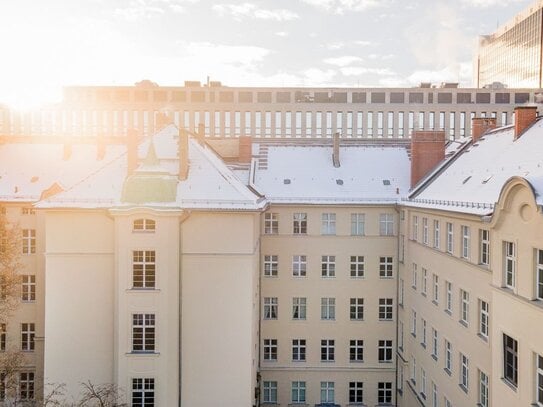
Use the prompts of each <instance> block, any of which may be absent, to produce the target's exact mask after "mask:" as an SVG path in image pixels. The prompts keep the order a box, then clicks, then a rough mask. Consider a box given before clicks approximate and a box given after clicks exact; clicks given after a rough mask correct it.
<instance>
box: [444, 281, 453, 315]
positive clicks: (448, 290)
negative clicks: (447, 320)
mask: <svg viewBox="0 0 543 407" xmlns="http://www.w3.org/2000/svg"><path fill="white" fill-rule="evenodd" d="M452 304H453V302H452V283H451V282H450V281H445V311H446V312H448V313H449V314H452Z"/></svg>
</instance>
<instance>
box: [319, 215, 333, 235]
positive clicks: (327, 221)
mask: <svg viewBox="0 0 543 407" xmlns="http://www.w3.org/2000/svg"><path fill="white" fill-rule="evenodd" d="M321 220H322V225H321V234H322V235H335V234H336V214H335V213H323V214H322V219H321Z"/></svg>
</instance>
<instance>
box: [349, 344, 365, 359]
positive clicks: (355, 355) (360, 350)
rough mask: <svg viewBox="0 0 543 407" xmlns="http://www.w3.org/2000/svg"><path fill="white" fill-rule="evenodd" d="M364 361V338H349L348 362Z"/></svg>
mask: <svg viewBox="0 0 543 407" xmlns="http://www.w3.org/2000/svg"><path fill="white" fill-rule="evenodd" d="M363 361H364V340H363V339H351V340H349V362H363Z"/></svg>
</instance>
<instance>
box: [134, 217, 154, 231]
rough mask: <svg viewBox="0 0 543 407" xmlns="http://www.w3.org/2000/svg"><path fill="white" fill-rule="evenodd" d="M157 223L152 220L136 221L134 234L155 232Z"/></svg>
mask: <svg viewBox="0 0 543 407" xmlns="http://www.w3.org/2000/svg"><path fill="white" fill-rule="evenodd" d="M155 229H156V223H155V221H154V220H152V219H136V220H135V221H134V223H133V225H132V230H133V231H134V232H154V231H155Z"/></svg>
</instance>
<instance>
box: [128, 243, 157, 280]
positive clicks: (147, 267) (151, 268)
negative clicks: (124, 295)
mask: <svg viewBox="0 0 543 407" xmlns="http://www.w3.org/2000/svg"><path fill="white" fill-rule="evenodd" d="M155 275H156V253H155V251H154V250H134V251H133V252H132V288H155Z"/></svg>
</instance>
